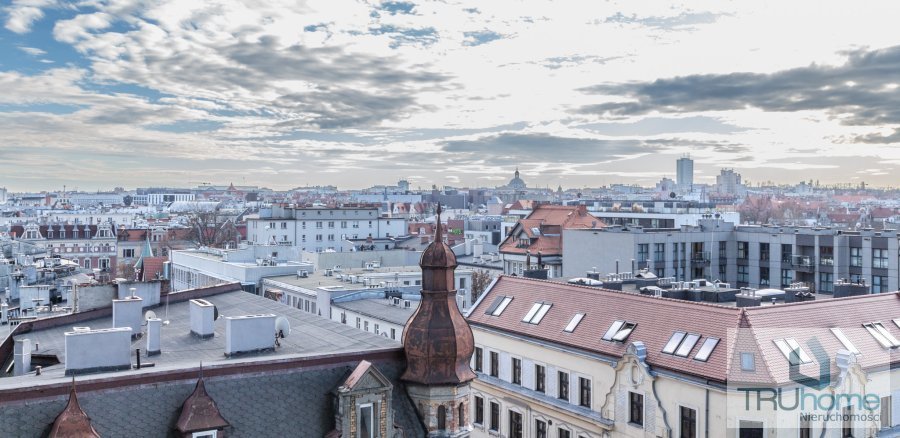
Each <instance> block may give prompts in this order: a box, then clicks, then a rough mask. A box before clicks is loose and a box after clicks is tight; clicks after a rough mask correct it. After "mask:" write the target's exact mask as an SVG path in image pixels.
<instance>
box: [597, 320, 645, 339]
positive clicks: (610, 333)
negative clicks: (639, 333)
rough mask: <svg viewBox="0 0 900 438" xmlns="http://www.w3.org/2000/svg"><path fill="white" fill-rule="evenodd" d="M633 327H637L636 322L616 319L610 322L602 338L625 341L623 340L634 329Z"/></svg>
mask: <svg viewBox="0 0 900 438" xmlns="http://www.w3.org/2000/svg"><path fill="white" fill-rule="evenodd" d="M635 327H637V324H635V323H633V322H627V321H616V322H614V323H612V325H611V326H610V327H609V330H607V331H606V334H604V335H603V340H604V341H618V342H625V340H626V339H628V335H630V334H631V332H632V331H634V328H635Z"/></svg>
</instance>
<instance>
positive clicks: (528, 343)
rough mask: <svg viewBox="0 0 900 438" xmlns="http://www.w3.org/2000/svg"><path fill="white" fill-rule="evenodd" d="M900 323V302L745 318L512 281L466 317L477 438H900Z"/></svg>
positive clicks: (870, 300) (782, 309)
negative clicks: (897, 350)
mask: <svg viewBox="0 0 900 438" xmlns="http://www.w3.org/2000/svg"><path fill="white" fill-rule="evenodd" d="M897 314H900V294H898V293H889V294H881V295H864V296H860V297H851V298H836V299H832V300H823V301H813V302H804V303H796V304H785V305H778V306H764V307H753V308H736V307H727V306H720V305H713V304H700V303H692V302H687V301H682V300H672V299H667V298H656V297H651V296H644V295H638V294H631V293H623V292H617V291H610V290H605V289H600V288H593V287H586V286H577V285H571V284H564V283H556V282H549V281H541V280H533V279H525V278H516V277H510V276H502V277H500V278H499V279H498V280H497V281H496V282H495V283H494V284H493V285H492V286H491V287H490V289H489V290H488V291H487V292H486V293H485V294H484V295H483V298H481V299H480V300H479V301H478V302H477V303H476V304H475V306H474V307H473V308H472V310H471V311H470V312H469V313H468V315H467V319H468V321H469V324H470V325H471V327H472V330H473V333H474V337H475V353H474V356H473V362H472V367H473V369H474V370H475V371H476V373H477V375H478V378H477V379H476V380H475V381H474V382H473V384H472V398H471V400H470V405H471V406H472V407H473V412H472V417H473V433H472V436H473V437H491V436H505V437H525V436H528V437H555V438H562V437H568V438H575V437H605V436H609V437H613V436H614V437H648V436H654V437H704V436H709V437H735V438H741V437H772V438H777V437H797V436H801V437H803V436H845V437H846V436H876V434H881V435H878V436H894V434H896V432H897V430H898V429H897V425H898V424H900V418H898V416H897V415H896V412H898V409H900V402H898V400H897V397H898V395H900V391H898V389H897V385H896V384H894V383H893V382H896V381H897V380H896V379H897V378H898V377H900V370H898V368H897V366H896V365H897V364H898V361H897V359H896V357H895V355H894V354H892V353H891V352H892V349H893V348H894V347H893V345H900V341H896V343H893V341H895V338H897V337H900V325H898V324H895V323H894V322H891V320H892V319H895V317H896V315H897ZM882 333H886V334H882ZM857 352H858V353H859V354H857ZM797 367H799V372H802V373H803V376H804V379H806V377H805V376H811V377H809V378H808V379H814V381H810V380H800V381H799V382H800V383H798V380H797V379H798V378H797V377H796V375H797V374H796V372H798V369H797ZM820 370H824V372H825V374H821V372H820ZM792 377H793V378H792ZM822 382H826V383H824V384H823V383H822ZM779 391H780V392H779ZM794 391H804V392H803V394H808V395H803V396H802V397H803V398H804V399H806V400H808V399H812V398H816V399H819V397H825V398H828V397H834V398H833V400H837V401H836V402H834V404H833V405H831V406H828V405H826V404H825V403H823V404H822V405H819V406H824V408H821V407H819V406H814V404H810V403H808V402H804V403H806V404H804V405H803V407H801V408H798V406H800V404H799V403H798V401H797V399H796V398H795V397H796V396H795V395H794V394H795V392H794ZM769 393H772V394H776V397H779V396H780V394H789V395H786V396H785V397H786V398H785V399H784V400H783V401H782V402H779V403H783V404H782V405H781V406H782V407H779V406H778V405H776V404H775V403H773V402H771V400H774V398H769V399H768V400H770V401H769V402H762V401H760V400H762V399H758V398H756V397H759V394H763V399H765V397H767V396H768V394H769ZM797 394H800V392H797ZM863 396H865V397H868V398H867V399H868V400H870V402H871V404H870V405H867V407H865V408H864V409H859V408H858V407H856V404H857V402H858V401H859V400H861V399H862V397H863ZM751 398H752V399H751ZM748 400H750V401H748ZM784 406H787V407H784ZM791 406H793V407H791ZM829 413H830V414H834V413H840V414H842V415H831V416H829V415H828V414H829ZM853 413H857V414H862V415H857V416H854V415H852V414H853ZM810 414H812V415H810ZM843 414H847V415H843ZM872 414H876V415H872Z"/></svg>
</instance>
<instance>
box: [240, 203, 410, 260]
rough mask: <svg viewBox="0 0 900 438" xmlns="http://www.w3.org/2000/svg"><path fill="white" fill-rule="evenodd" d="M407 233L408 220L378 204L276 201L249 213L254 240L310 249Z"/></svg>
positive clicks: (331, 248)
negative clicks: (299, 204) (316, 204)
mask: <svg viewBox="0 0 900 438" xmlns="http://www.w3.org/2000/svg"><path fill="white" fill-rule="evenodd" d="M405 234H407V230H406V220H405V219H398V218H385V217H381V215H380V212H379V209H378V207H377V206H359V207H356V206H354V207H285V206H279V205H276V206H273V207H272V208H271V209H263V210H261V211H260V213H259V215H257V216H256V217H253V216H248V217H247V240H249V241H250V242H253V243H256V244H277V245H281V246H291V247H296V248H300V249H301V250H302V251H308V252H323V251H350V250H352V249H353V248H354V246H355V245H356V244H355V243H354V242H351V241H350V240H349V239H366V238H368V237H372V238H373V239H384V238H390V237H397V236H403V235H405ZM388 246H390V245H388ZM377 249H390V248H377Z"/></svg>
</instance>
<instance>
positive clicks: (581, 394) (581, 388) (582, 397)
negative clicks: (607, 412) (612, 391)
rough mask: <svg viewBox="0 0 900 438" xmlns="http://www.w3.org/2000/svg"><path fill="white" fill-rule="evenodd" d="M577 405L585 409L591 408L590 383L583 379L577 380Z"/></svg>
mask: <svg viewBox="0 0 900 438" xmlns="http://www.w3.org/2000/svg"><path fill="white" fill-rule="evenodd" d="M578 404H579V405H580V406H584V407H586V408H589V407H591V381H590V380H589V379H585V378H584V377H579V378H578Z"/></svg>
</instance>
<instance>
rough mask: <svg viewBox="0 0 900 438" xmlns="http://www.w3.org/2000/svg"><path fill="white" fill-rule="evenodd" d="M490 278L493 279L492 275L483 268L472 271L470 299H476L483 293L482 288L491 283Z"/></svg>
mask: <svg viewBox="0 0 900 438" xmlns="http://www.w3.org/2000/svg"><path fill="white" fill-rule="evenodd" d="M491 280H493V276H492V275H491V273H490V272H488V271H486V270H484V269H476V270H475V271H474V272H472V301H475V300H477V299H478V297H480V296H481V294H482V293H484V290H485V289H487V287H488V285H490V284H491Z"/></svg>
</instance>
